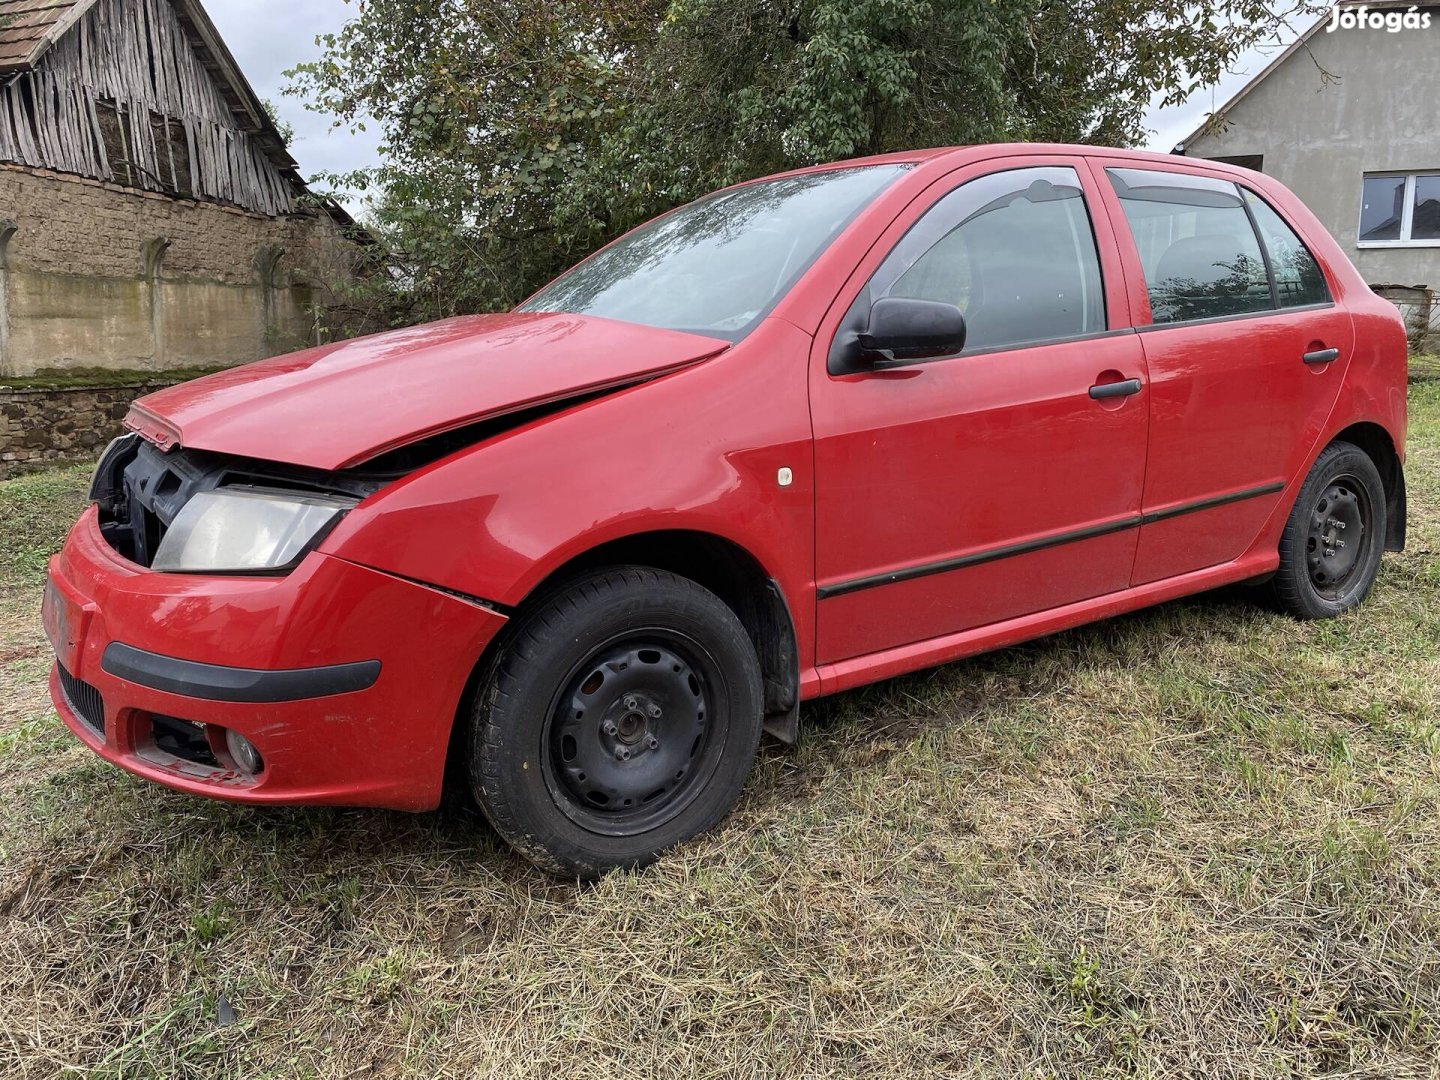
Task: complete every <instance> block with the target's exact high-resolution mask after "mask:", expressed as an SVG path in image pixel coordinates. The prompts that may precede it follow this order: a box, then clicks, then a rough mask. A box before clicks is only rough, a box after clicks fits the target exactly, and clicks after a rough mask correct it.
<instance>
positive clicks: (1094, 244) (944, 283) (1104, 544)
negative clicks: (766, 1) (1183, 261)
mask: <svg viewBox="0 0 1440 1080" xmlns="http://www.w3.org/2000/svg"><path fill="white" fill-rule="evenodd" d="M1078 165H1081V163H1080V162H1079V161H1078V160H1076V159H1064V158H1060V159H1050V158H1044V159H1041V158H1023V159H1018V160H1011V161H1009V162H995V161H992V162H987V163H984V164H983V165H977V166H971V167H969V168H967V169H966V170H963V171H962V172H961V173H959V174H958V175H957V176H955V177H954V178H953V179H951V180H949V181H943V182H941V183H940V184H937V185H936V186H935V187H932V189H931V190H930V192H928V193H927V194H926V195H924V196H921V197H920V199H918V200H917V202H916V203H915V204H913V205H912V206H911V207H910V208H909V209H908V210H907V211H906V212H905V213H904V214H902V215H901V217H900V219H899V220H897V221H896V222H895V224H894V225H893V226H892V227H891V229H890V230H889V231H888V232H887V234H886V235H885V236H884V237H882V239H881V241H880V242H879V244H877V246H876V249H875V250H874V251H872V253H871V255H870V256H868V257H867V259H866V260H865V261H863V262H862V263H861V265H860V267H859V268H858V269H857V271H856V273H855V275H854V276H853V277H852V278H851V279H850V281H849V282H848V283H847V285H846V287H845V291H843V292H842V293H841V295H840V297H839V298H838V299H837V302H836V304H835V306H834V307H833V308H832V310H831V312H830V314H829V315H828V316H827V318H826V320H825V322H824V323H823V324H822V326H821V329H820V333H819V334H818V335H817V337H816V349H815V353H814V355H813V356H812V361H811V410H812V416H813V422H814V430H815V467H816V489H817V490H816V562H817V573H818V583H819V597H820V599H819V601H818V605H819V608H818V641H817V653H818V659H819V661H820V662H821V663H828V662H834V661H838V660H843V659H847V658H851V657H856V656H860V655H864V654H867V653H874V652H878V651H882V650H884V649H887V648H893V647H897V646H902V645H905V644H907V643H911V642H917V641H921V640H924V639H927V638H934V637H939V636H943V635H945V634H949V633H954V632H957V631H962V630H966V629H969V628H972V627H978V626H982V625H985V624H988V623H995V622H999V621H1002V620H1005V619H1010V618H1014V617H1017V616H1021V615H1026V614H1029V613H1032V612H1037V611H1042V610H1046V609H1049V608H1054V607H1059V606H1062V605H1065V604H1068V603H1072V602H1075V601H1078V600H1082V599H1086V598H1088V597H1092V596H1097V595H1100V594H1103V593H1107V592H1113V591H1116V590H1120V589H1123V588H1125V587H1126V585H1127V584H1128V581H1129V577H1130V570H1131V566H1132V564H1133V562H1134V555H1135V546H1136V538H1137V535H1138V529H1137V526H1138V524H1139V512H1140V497H1141V486H1142V481H1143V477H1144V471H1145V441H1146V433H1147V428H1148V411H1147V408H1146V396H1145V378H1146V375H1145V369H1144V363H1143V360H1142V354H1141V348H1140V344H1139V340H1138V338H1137V336H1136V335H1135V334H1134V333H1132V332H1130V331H1129V330H1128V327H1129V325H1130V323H1129V312H1128V308H1127V306H1126V303H1125V299H1124V296H1125V294H1124V289H1123V284H1122V281H1121V274H1120V268H1119V261H1118V255H1117V253H1116V251H1115V246H1114V241H1113V237H1112V236H1111V233H1110V229H1109V223H1108V221H1107V220H1106V219H1105V218H1104V216H1103V214H1100V215H1096V214H1093V213H1092V211H1093V208H1094V204H1093V200H1092V198H1091V197H1089V196H1088V195H1087V193H1086V191H1085V190H1084V184H1083V182H1082V180H1081V176H1080V172H1079V171H1078V170H1077V166H1078ZM1092 221H1093V224H1092ZM895 296H903V297H910V298H918V299H927V300H938V301H944V302H947V303H953V304H956V305H958V306H959V307H960V308H961V310H962V311H963V312H964V313H965V315H966V319H967V324H968V330H969V339H968V341H967V344H966V346H965V348H964V350H963V351H962V352H961V353H960V354H959V355H955V356H948V357H941V358H937V359H932V360H926V361H923V362H914V363H903V364H900V363H889V364H885V365H883V366H880V367H876V368H874V369H871V370H861V371H844V370H836V369H835V365H834V363H833V357H832V346H833V345H834V343H835V341H836V340H837V338H838V337H840V336H842V335H844V334H846V333H854V332H856V331H855V327H856V326H857V325H859V326H860V329H863V328H864V325H866V324H867V323H868V317H869V311H870V306H871V305H872V304H873V303H874V301H876V300H878V299H881V298H882V297H895ZM1122 384H1123V385H1122Z"/></svg>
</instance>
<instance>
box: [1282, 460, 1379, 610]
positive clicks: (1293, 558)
mask: <svg viewBox="0 0 1440 1080" xmlns="http://www.w3.org/2000/svg"><path fill="white" fill-rule="evenodd" d="M1385 505H1386V504H1385V485H1384V483H1383V482H1382V481H1381V479H1380V472H1379V470H1378V469H1376V468H1375V463H1374V462H1373V461H1371V460H1370V456H1369V455H1368V454H1366V453H1365V451H1363V450H1361V449H1360V448H1359V447H1358V446H1354V445H1352V444H1350V443H1346V442H1336V443H1331V444H1330V445H1329V446H1327V447H1326V448H1325V451H1324V452H1323V453H1322V454H1321V455H1320V457H1319V458H1318V459H1317V460H1316V462H1315V466H1314V468H1312V469H1311V470H1310V475H1309V476H1308V477H1306V479H1305V486H1304V487H1302V488H1301V489H1300V496H1299V498H1297V499H1296V500H1295V506H1294V509H1292V510H1291V511H1290V519H1289V521H1287V522H1286V524H1285V532H1284V533H1283V534H1282V535H1281V538H1280V569H1279V570H1278V571H1277V572H1276V574H1275V577H1274V580H1273V582H1272V586H1271V588H1272V589H1273V592H1274V595H1275V599H1276V601H1277V602H1278V604H1279V605H1280V607H1281V608H1282V609H1284V610H1285V611H1287V612H1289V613H1290V614H1291V615H1294V616H1296V617H1297V618H1301V619H1328V618H1333V617H1334V616H1336V615H1339V614H1340V613H1341V612H1344V611H1348V610H1350V609H1351V608H1353V607H1356V606H1357V605H1359V604H1360V602H1361V601H1363V600H1364V599H1365V597H1366V596H1367V595H1369V593H1370V588H1371V586H1372V585H1374V584H1375V577H1376V575H1377V574H1378V573H1379V570H1380V557H1381V556H1382V555H1383V554H1384V551H1385V530H1386V519H1385V514H1386V509H1385Z"/></svg>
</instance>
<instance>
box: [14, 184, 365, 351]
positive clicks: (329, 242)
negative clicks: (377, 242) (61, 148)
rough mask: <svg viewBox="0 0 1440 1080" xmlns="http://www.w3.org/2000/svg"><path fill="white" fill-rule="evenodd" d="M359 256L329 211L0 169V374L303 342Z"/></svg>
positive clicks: (278, 347) (291, 346)
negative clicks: (287, 209) (253, 207)
mask: <svg viewBox="0 0 1440 1080" xmlns="http://www.w3.org/2000/svg"><path fill="white" fill-rule="evenodd" d="M354 252H355V249H354V247H353V245H352V244H351V243H350V242H349V241H348V240H346V239H345V237H344V236H343V235H342V234H341V231H340V228H339V226H337V225H336V224H335V222H334V221H333V220H332V219H331V218H329V217H328V216H326V215H324V214H315V213H306V214H293V215H288V216H285V217H279V218H269V217H266V216H264V215H262V214H256V213H251V212H250V211H246V210H239V209H236V208H233V207H228V206H220V205H217V204H214V203H206V202H196V201H193V200H186V199H174V198H171V197H169V196H165V195H159V194H154V193H151V192H144V191H139V190H136V189H133V188H125V187H120V186H117V185H115V184H107V183H102V182H99V181H94V180H87V179H84V178H82V177H76V176H68V175H62V174H59V173H52V172H47V171H45V170H39V169H30V168H25V167H21V166H13V165H0V376H3V375H28V374H32V373H34V372H36V371H41V370H45V369H52V368H67V367H103V368H111V369H119V370H153V371H157V372H158V371H164V370H166V369H167V368H179V367H213V366H216V365H229V364H240V363H247V362H249V361H252V360H258V359H262V358H264V357H266V356H271V355H274V354H276V353H279V352H286V351H289V350H290V349H294V348H298V347H300V346H303V345H306V344H309V343H311V341H312V340H313V338H314V328H315V320H316V313H317V310H318V309H319V308H321V307H323V306H324V302H325V297H326V285H327V283H332V282H335V281H337V280H339V279H341V278H343V277H344V276H345V275H346V274H347V273H348V272H349V268H350V267H351V266H353V260H354Z"/></svg>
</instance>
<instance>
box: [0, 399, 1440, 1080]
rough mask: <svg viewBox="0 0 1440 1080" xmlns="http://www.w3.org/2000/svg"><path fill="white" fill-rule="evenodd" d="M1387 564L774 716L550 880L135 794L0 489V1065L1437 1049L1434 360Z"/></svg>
mask: <svg viewBox="0 0 1440 1080" xmlns="http://www.w3.org/2000/svg"><path fill="white" fill-rule="evenodd" d="M1411 398H1412V444H1411V457H1410V463H1409V468H1408V475H1409V483H1410V504H1411V513H1412V522H1411V538H1410V548H1409V550H1408V551H1407V552H1406V553H1404V554H1403V555H1398V556H1395V555H1392V556H1387V558H1386V561H1385V564H1384V569H1383V574H1382V579H1381V581H1380V583H1379V586H1378V588H1377V591H1376V593H1375V595H1374V596H1373V598H1372V599H1371V601H1370V602H1369V603H1368V604H1367V605H1366V606H1365V607H1364V608H1363V609H1362V610H1361V611H1360V612H1358V613H1356V614H1353V615H1351V616H1348V617H1346V618H1342V619H1339V620H1336V621H1334V622H1329V623H1320V624H1301V623H1296V622H1293V621H1290V620H1288V619H1285V618H1282V617H1279V616H1276V615H1273V614H1269V613H1267V612H1266V611H1264V610H1262V609H1260V608H1257V607H1255V606H1253V605H1252V604H1251V603H1250V599H1249V597H1248V596H1247V595H1246V594H1245V593H1244V591H1243V590H1239V591H1234V592H1224V593H1220V594H1215V595H1211V596H1206V597H1200V598H1196V599H1193V600H1189V601H1184V602H1180V603H1174V604H1170V605H1167V606H1165V607H1162V608H1158V609H1155V610H1152V611H1148V612H1144V613H1141V614H1137V615H1134V616H1129V617H1126V618H1122V619H1118V620H1114V621H1111V622H1107V623H1103V624H1099V625H1096V626H1093V627H1089V628H1086V629H1084V630H1080V631H1075V632H1071V633H1067V634H1062V635H1059V636H1057V637H1053V638H1050V639H1047V640H1045V641H1041V642H1036V643H1032V644H1029V645H1026V646H1023V647H1020V648H1015V649H1010V650H1007V651H1004V652H1001V653H997V654H994V655H991V656H988V657H984V658H981V659H977V660H975V661H971V662H967V663H963V664H956V665H952V666H950V667H947V668H944V669H941V670H938V671H933V672H929V673H925V674H921V675H916V676H912V677H908V678H904V679H899V680H896V681H893V682H889V683H886V684H884V685H881V686H877V687H871V688H868V689H866V690H863V691H859V692H855V693H851V694H846V695H843V696H842V697H840V698H839V699H837V700H834V701H830V702H826V703H821V704H819V705H817V706H815V707H812V708H810V709H808V710H807V711H806V714H805V717H804V722H805V734H804V741H803V743H802V745H801V746H800V748H799V749H798V750H795V751H783V750H781V749H779V748H778V747H773V746H770V747H767V748H766V749H765V751H764V753H763V755H762V759H761V761H760V763H759V765H758V767H757V769H756V772H755V775H754V779H753V780H752V782H751V784H750V786H749V788H748V790H747V793H746V795H745V797H744V799H743V801H742V803H741V805H740V807H739V808H738V810H737V811H736V813H735V814H734V815H733V816H732V817H731V818H730V819H729V820H728V822H727V823H726V824H725V825H724V826H723V827H722V828H721V829H720V830H719V831H717V832H716V833H715V834H713V835H711V836H708V837H705V838H703V839H701V840H699V841H697V842H695V843H693V844H691V845H689V846H687V847H686V848H685V849H684V850H682V851H679V852H677V853H675V854H673V855H670V856H668V857H667V858H665V859H664V860H662V861H661V862H660V864H659V865H657V866H656V867H654V868H653V869H651V870H649V871H647V872H645V873H642V874H638V875H633V876H617V877H611V878H608V879H606V880H605V881H603V882H601V883H599V884H598V885H595V886H592V887H587V888H580V887H576V886H573V885H567V884H562V883H556V882H553V881H550V880H547V879H544V878H542V877H540V876H538V875H537V874H536V873H534V872H532V871H531V870H530V869H529V868H528V867H527V866H525V865H524V864H522V863H520V862H519V861H518V860H516V859H515V858H514V857H512V856H510V855H509V854H508V853H507V852H506V851H505V850H504V849H503V848H502V847H501V846H500V845H499V843H498V842H497V841H496V840H495V839H494V837H493V836H492V835H491V834H490V833H489V832H488V831H487V829H486V828H485V827H484V826H483V824H482V823H481V822H479V821H478V820H476V819H475V818H474V817H472V816H469V815H467V814H465V813H463V812H452V813H448V814H434V815H427V816H419V817H410V816H405V815H399V814H385V813H377V812H367V811H359V810H355V811H346V810H336V811H306V810H294V811H268V812H262V811H256V810H246V809H237V808H234V807H229V806H224V805H221V804H215V803H208V802H203V801H198V800H194V799H190V798H186V797H184V796H180V795H176V794H172V793H169V792H166V791H163V790H160V789H158V788H154V787H151V786H149V785H146V784H144V783H141V782H139V781H136V780H133V779H131V778H129V777H128V776H127V775H125V774H123V773H121V772H119V771H117V770H115V769H112V768H110V767H109V766H107V765H105V764H103V763H102V762H100V761H99V760H98V759H96V758H94V757H93V756H92V755H90V754H89V753H88V752H87V751H85V750H84V749H82V748H80V747H79V746H77V745H76V744H75V742H74V741H73V740H72V739H71V738H70V737H69V736H68V734H67V733H65V732H64V731H63V730H62V729H61V728H60V726H59V724H58V722H57V721H56V720H55V719H54V717H53V715H52V714H51V711H50V708H49V706H48V703H47V701H46V696H45V691H44V679H45V673H46V667H47V664H48V659H47V652H46V648H45V644H44V640H43V637H42V634H41V631H40V629H39V627H38V620H37V619H36V617H35V610H36V608H37V606H38V603H39V594H40V585H41V578H42V567H43V559H42V555H43V553H44V552H46V551H48V550H50V549H52V548H54V547H55V546H56V545H57V544H58V543H59V542H60V539H61V536H62V534H63V530H64V528H65V526H66V524H67V523H68V522H69V521H70V520H71V518H72V517H73V515H74V514H75V511H76V509H77V507H78V505H79V499H80V496H79V492H80V490H81V488H82V486H83V475H82V473H81V472H78V471H68V472H61V473H53V474H47V475H43V476H36V477H30V478H27V479H21V480H16V481H12V482H9V483H6V484H0V520H3V521H4V522H5V523H6V524H5V532H4V537H3V541H0V548H3V553H0V574H4V575H5V577H4V590H3V598H0V1073H3V1074H4V1075H6V1076H15V1077H24V1078H29V1077H37V1078H38V1077H46V1078H49V1077H54V1076H57V1075H58V1076H66V1075H72V1076H79V1075H86V1076H96V1077H116V1078H118V1077H136V1078H138V1077H167V1078H169V1077H217V1076H223V1077H231V1076H244V1077H260V1078H264V1077H274V1078H286V1080H289V1078H306V1077H399V1076H416V1077H426V1078H430V1077H473V1076H495V1077H505V1078H507V1080H508V1078H514V1077H544V1078H555V1077H565V1078H569V1077H614V1076H670V1075H677V1076H685V1077H718V1076H746V1077H749V1076H758V1075H764V1076H787V1077H789V1076H794V1077H799V1076H805V1077H812V1076H817V1077H818V1076H850V1075H859V1074H864V1075H868V1076H927V1077H928V1076H956V1075H964V1076H994V1077H1033V1078H1037V1080H1038V1078H1041V1077H1060V1076H1087V1077H1088V1076H1093V1077H1160V1076H1207V1077H1208V1076H1257V1077H1258V1076H1266V1077H1299V1076H1317V1075H1335V1076H1342V1075H1343V1076H1370V1077H1386V1078H1390V1077H1422V1076H1435V1075H1437V1073H1440V1066H1437V1064H1436V1063H1437V1062H1440V659H1437V656H1440V513H1437V510H1436V507H1437V505H1440V382H1431V381H1421V382H1417V383H1416V384H1415V385H1413V386H1412V388H1411Z"/></svg>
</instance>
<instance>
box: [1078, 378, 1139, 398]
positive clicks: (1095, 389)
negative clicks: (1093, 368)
mask: <svg viewBox="0 0 1440 1080" xmlns="http://www.w3.org/2000/svg"><path fill="white" fill-rule="evenodd" d="M1140 386H1141V383H1140V380H1139V379H1126V380H1125V381H1124V382H1109V383H1100V384H1099V385H1098V386H1092V387H1090V396H1091V397H1092V398H1094V399H1095V400H1096V401H1104V400H1105V399H1106V398H1112V397H1130V395H1132V394H1138V393H1139V392H1140Z"/></svg>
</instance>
